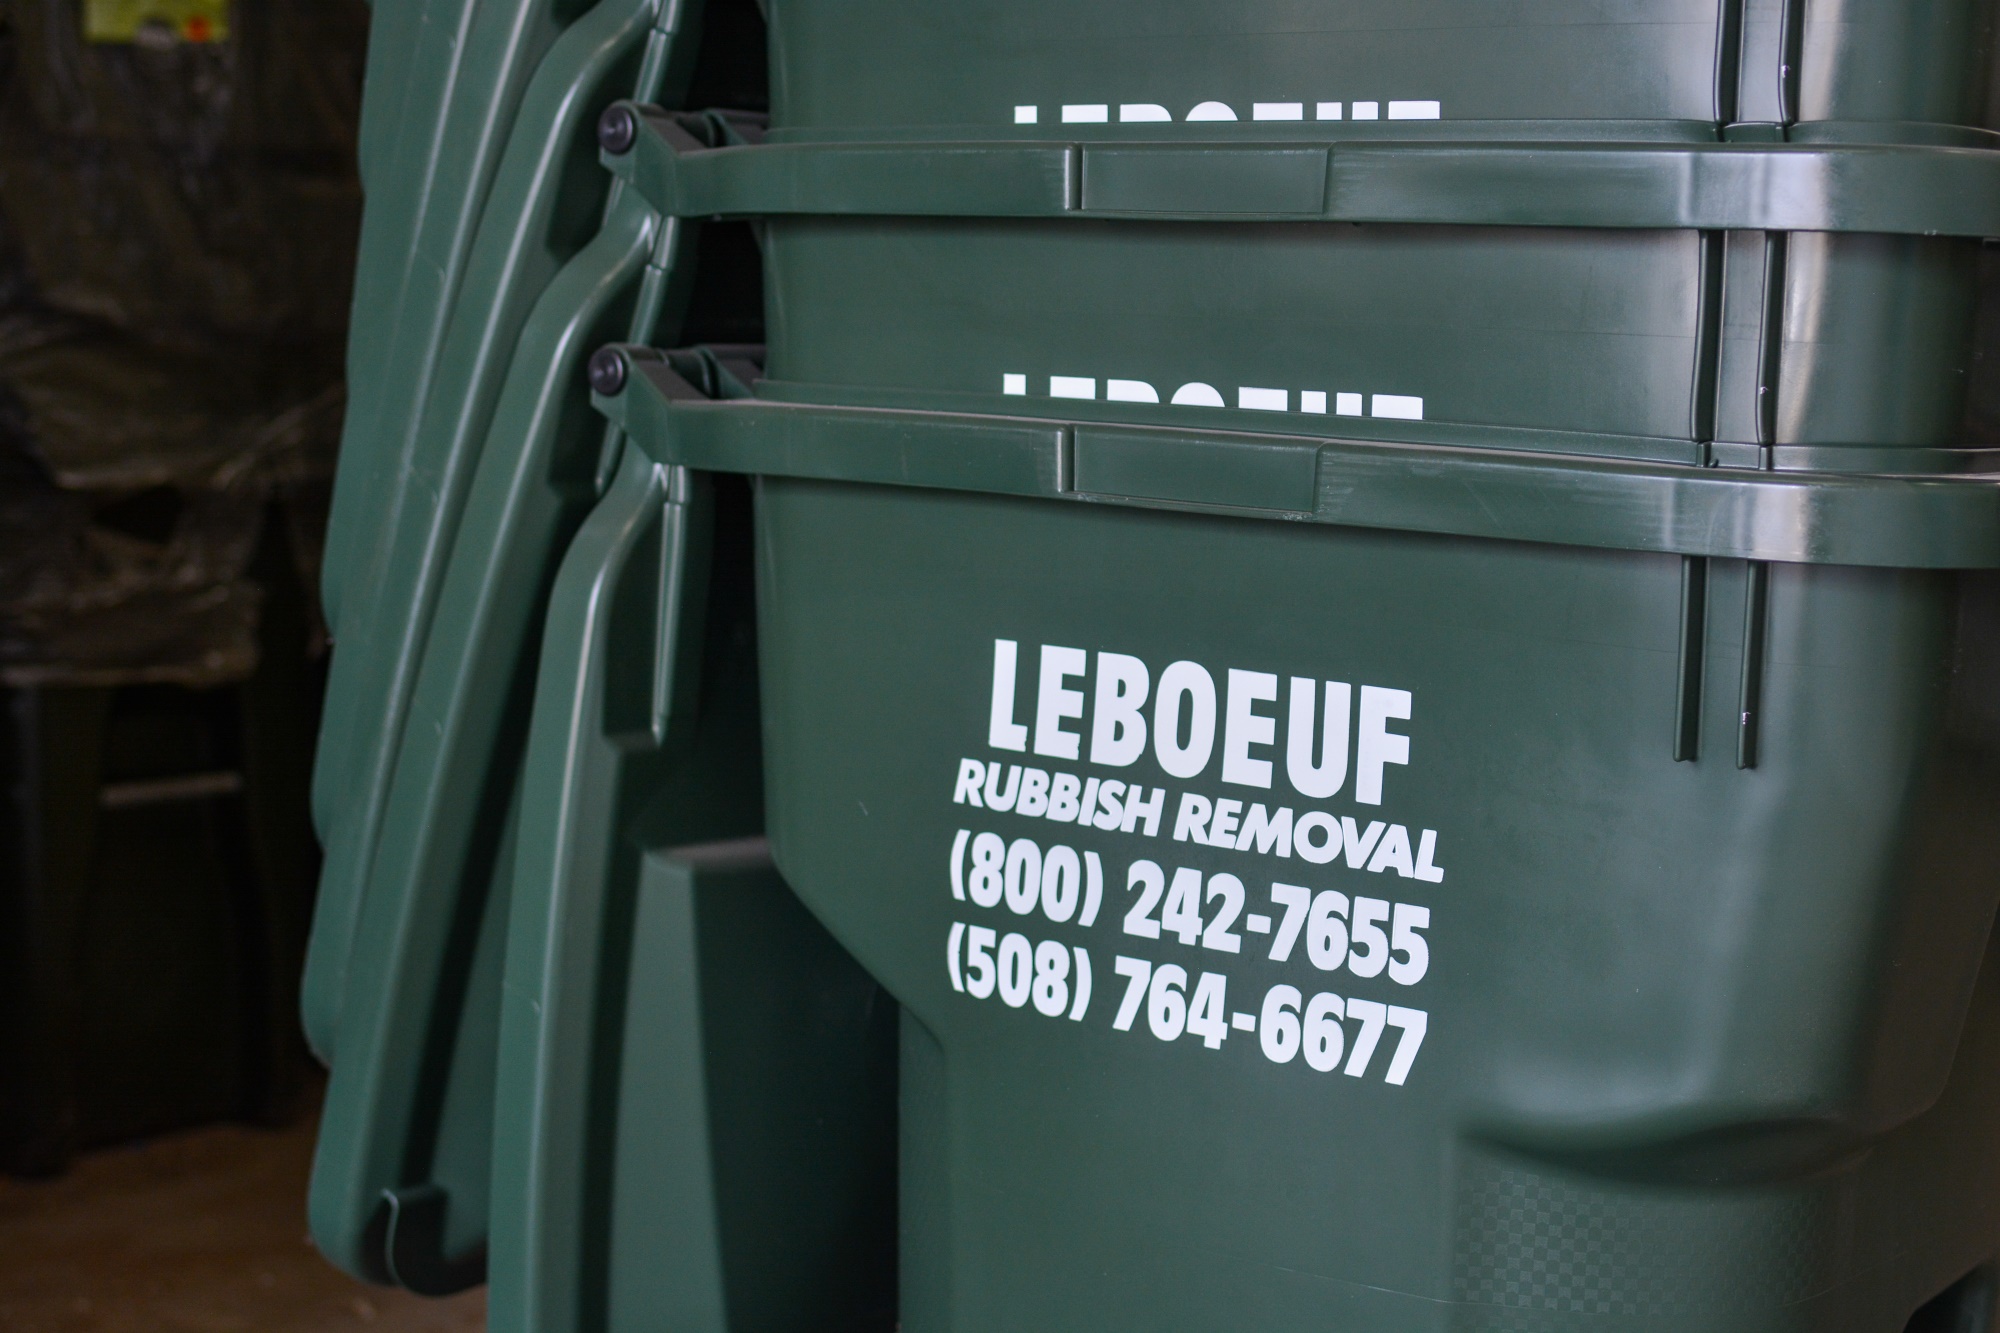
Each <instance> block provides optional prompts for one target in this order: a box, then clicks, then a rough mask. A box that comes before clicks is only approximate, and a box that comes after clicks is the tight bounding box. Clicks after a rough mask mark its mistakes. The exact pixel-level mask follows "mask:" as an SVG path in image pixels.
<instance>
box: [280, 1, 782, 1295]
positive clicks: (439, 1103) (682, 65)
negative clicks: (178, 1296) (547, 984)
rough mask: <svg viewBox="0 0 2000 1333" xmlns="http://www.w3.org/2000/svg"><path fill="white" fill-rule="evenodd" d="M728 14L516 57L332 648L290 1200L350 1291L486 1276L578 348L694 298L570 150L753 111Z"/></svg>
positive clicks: (578, 462)
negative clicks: (508, 103)
mask: <svg viewBox="0 0 2000 1333" xmlns="http://www.w3.org/2000/svg"><path fill="white" fill-rule="evenodd" d="M656 9H657V12H656ZM741 11H742V7H738V6H730V5H718V6H715V7H713V12H712V13H709V14H707V15H704V14H702V13H701V12H699V11H697V10H695V9H692V8H690V7H688V6H685V5H670V6H667V7H665V8H663V9H658V8H657V7H655V6H652V5H650V4H646V5H638V6H634V5H600V6H598V7H597V8H595V9H593V10H591V11H589V12H588V13H586V14H585V15H583V16H582V17H581V18H579V19H577V20H576V21H575V22H573V23H572V24H571V26H570V27H569V28H567V29H566V30H565V31H564V33H563V35H562V37H561V38H560V39H559V40H558V41H557V42H556V43H555V44H554V46H553V47H552V48H551V50H550V52H549V54H548V56H547V57H546V59H545V60H544V62H543V64H542V66H541V67H540V68H539V69H538V70H537V71H536V73H535V75H534V78H533V80H532V81H531V83H530V85H529V87H528V89H527V92H526V94H525V95H524V98H523V100H522V103H521V107H520V110H519V112H518V115H517V132H516V134H515V136H514V141H513V142H511V143H510V144H509V146H508V148H507V151H506V155H505V157H504V159H503V162H502V164H501V168H500V171H499V175H498V177H497V179H496V183H495V185H494V187H493V195H492V201H493V203H492V208H491V209H490V210H489V212H488V214H487V215H486V218H485V221H484V222H483V223H482V228H481V231H480V235H479V238H478V240H477V242H476V244H475V248H474V252H473V255H472V258H471V260H470V261H469V262H470V268H469V270H468V275H467V278H466V280H465V284H464V291H463V295H462V297H461V299H460V301H459V305H458V308H457V309H456V310H454V311H453V313H452V315H451V321H450V326H449V331H448V334H447V339H446V345H445V353H444V356H443V358H442V360H441V362H440V366H439V369H438V372H437V377H436V383H435V385H434V392H433V393H432V395H431V398H430V400H429V405H428V407H427V408H425V409H424V410H425V411H426V412H428V414H429V416H428V417H427V418H426V419H425V420H424V421H423V422H420V423H418V429H417V432H416V436H415V440H416V446H417V452H416V454H415V455H414V459H415V461H414V462H412V463H411V465H410V475H409V476H406V477H405V478H404V481H405V482H406V483H407V485H406V488H405V489H414V490H415V491H416V492H419V493H420V495H419V499H418V500H417V501H412V507H411V508H410V510H409V512H408V513H406V514H405V515H404V521H402V522H401V523H400V525H399V526H392V527H391V528H390V529H388V530H386V531H385V535H384V540H389V541H392V542H393V543H395V545H393V546H392V549H390V550H389V551H388V555H387V559H388V566H387V569H386V571H385V572H384V574H383V575H382V577H381V578H380V579H378V581H377V585H376V587H375V590H374V598H373V605H371V606H370V608H369V614H371V615H372V616H373V617H374V622H373V624H374V627H373V628H372V629H370V630H369V631H367V632H366V633H357V634H355V635H354V636H353V637H352V638H350V639H347V640H344V641H343V643H342V645H341V649H340V651H339V653H338V654H337V657H338V658H339V659H340V664H341V666H340V671H339V672H337V674H339V676H340V683H341V686H342V688H341V689H337V690H336V691H335V692H334V698H333V699H332V700H331V702H330V705H329V710H328V718H327V726H326V729H325V732H324V734H323V737H322V751H321V756H320V768H319V774H320V777H321V779H322V782H323V786H324V785H327V784H329V783H331V782H332V781H333V779H332V778H330V776H329V775H331V774H334V771H335V770H336V769H338V768H340V767H342V766H343V765H345V766H346V767H348V769H349V770H350V771H349V772H348V774H347V777H346V788H347V789H346V792H345V794H344V796H343V797H342V798H341V800H340V801H339V803H338V805H337V807H336V813H337V818H336V819H334V820H333V821H332V822H331V824H330V826H329V828H328V830H327V835H328V837H327V840H328V844H329V864H328V867H327V871H326V874H325V875H324V876H323V879H322V883H321V895H320V901H319V911H318V915H317V920H316V926H315V931H314V939H313V950H312V958H311V964H312V965H311V967H310V969H309V973H308V977H307V986H306V991H305V1005H304V1007H305V1013H306V1021H307V1028H308V1031H309V1032H310V1033H311V1034H312V1035H313V1036H314V1038H315V1040H316V1042H317V1044H318V1046H319V1048H320V1050H321V1052H322V1053H323V1054H324V1055H327V1056H331V1057H333V1058H332V1059H331V1061H330V1063H331V1064H332V1074H333V1077H332V1081H331V1084H330V1087H329V1090H328V1100H327V1107H326V1112H325V1119H324V1122H323V1127H322V1133H321V1137H320V1144H319V1152H318V1156H317V1160H316V1163H315V1170H314V1177H313V1190H312V1200H311V1214H312V1223H313V1229H314V1235H315V1238H316V1239H317V1241H318V1242H319V1244H320V1246H321V1248H322V1250H323V1251H324V1252H325V1253H327V1254H328V1255H329V1256H330V1257H332V1258H333V1259H334V1260H335V1261H336V1262H338V1263H340V1264H341V1265H342V1266H343V1267H345V1268H347V1269H349V1271H351V1272H354V1273H356V1274H357V1275H360V1276H363V1277H367V1278H370V1279H373V1280H377V1281H394V1282H397V1283H399V1284H401V1285H404V1286H406V1287H410V1288H412V1289H414V1290H417V1291H421V1292H427V1293H433V1294H438V1293H443V1292H448V1291H452V1290H457V1289H460V1288H463V1287H465V1286H467V1285H470V1284H472V1283H475V1282H478V1281H481V1280H483V1278H484V1272H485V1253H486V1235H487V1229H488V1209H487V1199H488V1194H489V1190H490V1175H491V1166H490V1152H491V1138H492V1126H493V1114H492V1106H493V1077H494V1060H495V1051H496V1043H497V1040H498V1038H497V1029H498V1023H499V1006H500V995H499V988H500V965H501V955H502V953H503V951H504V947H505V935H506V920H507V904H508V896H509V882H510V878H511V874H512V869H513V854H512V852H513V847H514V841H513V839H514V834H513V828H514V825H515V823H516V821H517V819H518V811H517V806H518V800H519V782H520V765H521V751H522V747H523V745H524V744H525V734H526V727H527V711H528V705H529V701H530V697H531V694H532V689H533V679H534V662H535V658H536V654H537V647H538V639H537V634H538V632H539V629H540V624H541V620H542V617H543V614H544V612H545V609H546V605H547V596H548V588H549V584H550V582H551V581H552V580H553V577H554V571H555V566H556V563H557V561H558V560H559V558H560V556H561V552H562V550H563V548H564V546H565V545H566V544H567V542H568V541H569V539H570V538H571V536H572V535H573V534H574V532H575V530H576V527H577V525H578V524H579V523H580V522H581V520H582V517H583V515H584V513H585V512H587V510H588V509H589V507H590V505H591V504H592V503H593V502H594V500H595V498H596V496H597V495H598V493H599V491H600V490H601V487H602V484H603V481H604V480H605V479H606V467H607V460H609V461H615V459H616V458H617V456H618V452H619V451H618V437H617V435H616V433H615V432H612V433H611V434H609V435H607V433H606V430H605V428H604V425H603V423H602V421H601V420H600V419H598V418H597V417H595V416H594V415H592V414H591V413H590V411H589V408H588V403H587V398H586V395H585V390H584V382H583V376H582V362H583V359H584V358H585V357H586V356H587V354H588V353H589V351H590V350H591V349H592V348H594V347H595V346H597V345H598V344H600V343H602V342H603V341H605V340H606V339H608V338H611V337H616V336H625V337H632V338H640V339H645V338H650V337H653V336H656V333H657V335H658V336H663V337H666V338H669V339H671V338H673V337H674V336H676V331H677V330H678V329H679V328H680V327H681V319H682V314H683V312H684V310H685V309H686V307H687V305H688V302H689V298H690V295H691V294H696V293H708V294H709V295H708V297H707V301H706V305H705V306H704V309H705V310H706V309H707V308H708V307H709V306H714V305H716V304H718V302H717V301H716V300H715V299H714V297H713V295H712V289H713V288H714V287H715V283H714V282H713V281H706V285H704V284H705V279H704V277H703V275H702V274H701V273H699V272H697V264H696V247H695V244H694V239H693V233H694V231H695V229H694V228H692V227H690V226H687V225H684V224H681V223H678V222H671V223H667V224H665V225H662V223H661V220H660V219H659V218H658V217H657V216H656V215H655V214H654V213H653V212H652V211H651V210H650V209H649V208H648V207H647V206H646V204H645V202H644V201H643V200H642V199H640V198H639V197H638V196H637V195H636V194H634V193H633V192H631V191H629V190H621V187H620V186H619V185H618V184H617V183H616V182H615V181H607V179H606V178H605V176H604V175H603V173H602V172H601V171H599V170H597V168H596V167H595V166H594V164H593V159H594V157H595V153H596V146H595V132H594V121H595V117H596V114H597V112H598V111H599V110H600V109H601V107H602V106H603V104H604V103H606V102H608V101H609V100H610V99H611V98H612V97H613V96H614V95H616V94H620V93H627V92H632V91H635V90H636V91H637V92H638V93H640V94H641V95H658V94H659V93H660V92H661V90H663V89H664V90H667V91H668V92H669V93H672V92H674V91H676V90H685V91H688V92H689V93H690V94H693V95H702V96H738V95H741V96H745V97H747V98H749V99H750V100H752V101H753V102H754V101H755V100H757V99H758V98H759V97H760V90H759V88H758V86H757V82H756V80H755V79H754V78H749V77H746V73H745V69H746V66H750V65H752V64H753V62H749V61H746V60H745V58H744V56H743V54H742V52H741V50H740V48H743V47H745V46H747V47H748V49H749V50H750V51H751V52H753V53H758V52H760V40H753V39H761V33H760V32H749V33H746V31H745V18H746V14H745V13H744V12H741ZM704 17H706V19H707V20H708V21H707V22H701V21H700V20H702V19H703V18H704ZM748 18H749V19H750V20H751V21H752V22H754V12H751V13H749V14H748ZM372 92H373V90H372V89H371V95H372ZM607 186H608V193H609V198H608V200H607V198H606V195H607ZM600 209H601V210H602V222H601V225H598V224H595V223H594V221H593V220H594V219H596V218H597V217H598V216H599V211H600ZM592 225H598V230H597V232H596V234H595V236H594V237H592V236H589V235H588V229H589V227H590V226H592ZM586 240H587V243H584V242H585V241H586ZM579 245H581V248H580V249H579V248H577V247H578V246H579ZM572 252H573V257H570V258H567V260H566V262H564V261H565V257H566V256H569V255H571V254H572ZM558 264H560V267H557V265H558ZM753 291H754V288H753ZM719 304H720V305H721V306H723V307H726V308H729V309H733V308H734V307H735V306H736V305H740V304H741V300H740V298H729V299H724V300H722V301H720V302H719ZM713 325H714V320H713V319H711V320H710V321H709V323H708V324H707V325H704V324H703V323H702V321H701V320H697V321H695V325H694V327H696V328H697V329H699V328H702V327H711V326H713ZM362 336H364V331H363V330H359V329H358V330H357V345H359V342H360V339H361V338H362ZM367 461H368V458H367V456H366V455H365V454H362V453H356V454H354V455H351V456H350V457H349V459H348V460H347V465H348V466H352V467H356V468H359V467H362V466H364V465H365V464H366V463H367ZM419 483H421V484H419ZM336 1031H337V1033H338V1036H339V1041H338V1052H337V1054H336V1052H335V1036H336Z"/></svg>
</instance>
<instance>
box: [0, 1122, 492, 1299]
mask: <svg viewBox="0 0 2000 1333" xmlns="http://www.w3.org/2000/svg"><path fill="white" fill-rule="evenodd" d="M314 1129H315V1125H314V1123H313V1121H311V1120H307V1121H305V1122H302V1123H301V1124H299V1125H297V1126H296V1127H294V1128H292V1129H287V1130H281V1131H270V1130H259V1129H246V1128H239V1127H228V1128H220V1129H204V1130H197V1131H195V1132H193V1133H188V1134H178V1135H175V1136H173V1137H170V1138H162V1139H155V1140H152V1141H149V1142H146V1143H141V1144H136V1145H133V1146H131V1147H125V1148H112V1149H108V1150H105V1151H102V1152H95V1153H91V1154H89V1155H87V1156H84V1157H82V1158H79V1159H78V1161H77V1164H76V1167H75V1169H74V1170H72V1171H71V1172H70V1173H69V1174H68V1175H66V1176H64V1177H62V1178H61V1179H59V1180H51V1181H15V1180H5V1179H0V1329H5V1330H7V1331H8V1333H237V1330H243V1331H244V1333H322V1330H324V1331H326V1333H333V1331H334V1330H342V1331H343V1333H344V1331H345V1330H351V1329H367V1330H371V1333H477V1331H478V1330H480V1329H482V1328H484V1327H485V1322H486V1294H485V1292H483V1291H472V1292H467V1293H465V1294H464V1295H462V1296H457V1297H454V1298H452V1299H451V1300H447V1301H432V1300H425V1299H423V1298H421V1297H417V1296H411V1295H409V1294H408V1293H406V1292H400V1291H387V1290H384V1289H382V1288H379V1287H371V1286H367V1285H365V1284H363V1283H359V1282H356V1281H354V1280H353V1279H352V1278H349V1277H348V1276H347V1275H346V1274H344V1273H341V1272H340V1271H338V1270H337V1269H335V1268H334V1267H333V1266H332V1265H330V1264H328V1263H327V1262H326V1261H325V1260H324V1259H322V1258H320V1256H319V1252H318V1251H317V1250H315V1249H314V1248H313V1247H312V1243H311V1242H310V1241H309V1240H308V1239H307V1238H306V1224H305V1194H306V1176H307V1174H308V1172H309V1171H310V1169H311V1163H312V1145H313V1133H314Z"/></svg>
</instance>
